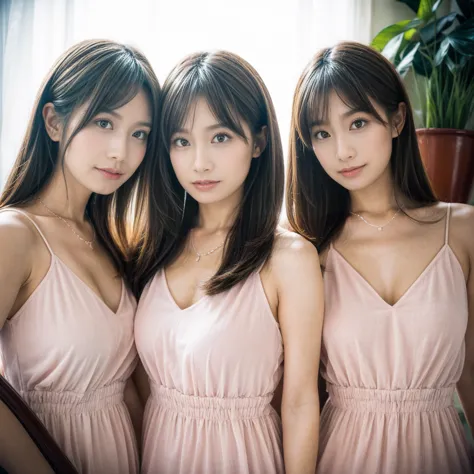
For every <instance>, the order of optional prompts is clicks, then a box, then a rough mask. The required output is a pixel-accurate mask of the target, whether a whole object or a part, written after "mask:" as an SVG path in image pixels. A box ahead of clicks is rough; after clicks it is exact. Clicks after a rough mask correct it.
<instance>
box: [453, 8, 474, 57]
mask: <svg viewBox="0 0 474 474" xmlns="http://www.w3.org/2000/svg"><path fill="white" fill-rule="evenodd" d="M446 40H448V41H449V44H450V46H452V47H453V48H454V49H455V50H456V51H457V52H458V53H460V54H463V55H466V56H474V17H473V18H471V19H470V20H467V21H465V22H464V23H463V24H462V25H461V26H459V28H456V29H455V30H454V31H453V32H452V33H450V34H449V35H448V36H446Z"/></svg>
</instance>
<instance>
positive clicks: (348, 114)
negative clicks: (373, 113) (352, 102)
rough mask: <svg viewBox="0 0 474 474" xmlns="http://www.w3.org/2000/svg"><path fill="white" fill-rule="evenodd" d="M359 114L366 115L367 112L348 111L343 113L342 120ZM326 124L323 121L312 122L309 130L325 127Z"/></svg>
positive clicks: (358, 110)
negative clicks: (320, 126)
mask: <svg viewBox="0 0 474 474" xmlns="http://www.w3.org/2000/svg"><path fill="white" fill-rule="evenodd" d="M360 113H364V114H367V113H369V112H367V111H366V110H362V109H350V110H348V111H347V112H344V113H343V114H342V118H347V117H350V116H351V115H355V114H360ZM327 124H328V123H327V122H326V121H325V120H313V121H312V122H311V125H310V128H313V127H317V126H319V125H327Z"/></svg>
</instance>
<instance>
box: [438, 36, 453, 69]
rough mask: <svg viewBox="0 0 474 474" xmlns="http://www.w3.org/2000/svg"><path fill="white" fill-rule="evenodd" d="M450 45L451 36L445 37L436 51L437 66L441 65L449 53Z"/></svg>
mask: <svg viewBox="0 0 474 474" xmlns="http://www.w3.org/2000/svg"><path fill="white" fill-rule="evenodd" d="M449 46H450V44H449V38H444V40H443V41H442V42H441V45H440V46H439V48H438V51H437V52H436V56H435V65H436V66H439V65H440V64H441V63H442V62H443V61H444V58H445V57H446V54H448V51H449Z"/></svg>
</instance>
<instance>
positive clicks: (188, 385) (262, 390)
mask: <svg viewBox="0 0 474 474" xmlns="http://www.w3.org/2000/svg"><path fill="white" fill-rule="evenodd" d="M135 337H136V344H137V348H138V352H139V354H140V358H141V360H142V361H143V364H144V366H145V369H146V371H147V372H148V375H149V377H150V383H151V390H152V394H151V396H150V398H149V400H148V403H147V406H146V410H145V420H144V439H143V442H144V448H143V464H142V473H143V474H151V473H153V474H247V473H248V474H250V473H251V474H267V473H268V474H270V473H272V474H280V473H283V472H284V468H283V456H282V438H281V437H282V433H281V421H280V418H279V416H278V415H277V413H276V412H275V411H274V409H273V408H272V407H271V405H270V402H271V400H272V397H273V393H274V391H275V387H276V386H277V385H278V382H279V380H280V379H281V376H282V360H283V347H282V339H281V335H280V330H279V327H278V324H277V322H276V320H275V318H274V317H273V315H272V312H271V309H270V307H269V304H268V302H267V299H266V296H265V293H264V290H263V287H262V283H261V280H260V275H259V273H254V274H252V275H251V276H250V277H249V278H248V279H247V280H246V281H245V282H243V283H240V284H238V285H236V286H235V287H233V288H232V289H231V290H229V291H226V292H224V293H222V294H219V295H217V296H204V297H203V298H202V299H201V300H200V301H198V302H197V303H195V304H193V305H192V306H190V307H188V308H186V309H184V310H182V309H180V308H179V307H178V306H177V304H176V302H175V300H174V299H173V297H172V295H171V293H170V291H169V288H168V285H167V282H166V276H165V273H164V272H163V271H161V272H159V273H158V274H157V275H156V276H155V278H154V279H153V280H152V282H151V284H150V285H149V286H148V287H147V288H146V290H145V292H144V294H143V296H142V297H141V299H140V303H139V306H138V310H137V316H136V321H135Z"/></svg>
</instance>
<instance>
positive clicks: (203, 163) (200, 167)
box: [193, 145, 212, 173]
mask: <svg viewBox="0 0 474 474" xmlns="http://www.w3.org/2000/svg"><path fill="white" fill-rule="evenodd" d="M193 165H194V166H193V167H194V171H196V172H197V173H204V172H206V171H210V170H211V169H212V162H211V160H210V159H209V152H208V150H206V147H204V146H202V145H198V146H196V147H195V149H194V162H193Z"/></svg>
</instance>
